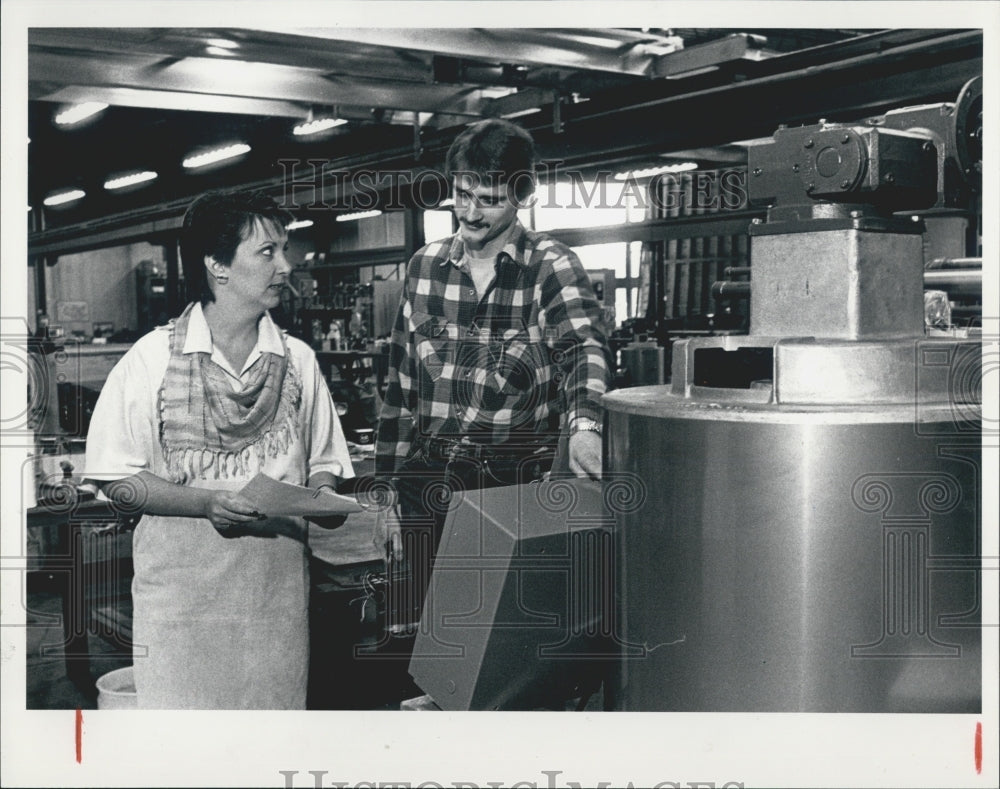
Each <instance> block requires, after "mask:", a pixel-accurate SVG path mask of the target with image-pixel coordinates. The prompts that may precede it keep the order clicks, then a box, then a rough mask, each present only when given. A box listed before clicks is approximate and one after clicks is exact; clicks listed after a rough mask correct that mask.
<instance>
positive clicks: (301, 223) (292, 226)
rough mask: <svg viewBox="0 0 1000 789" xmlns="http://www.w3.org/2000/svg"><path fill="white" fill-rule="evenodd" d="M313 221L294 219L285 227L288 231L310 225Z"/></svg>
mask: <svg viewBox="0 0 1000 789" xmlns="http://www.w3.org/2000/svg"><path fill="white" fill-rule="evenodd" d="M312 226H313V221H312V220H311V219H296V220H295V221H294V222H292V223H291V224H290V225H289V226H288V227H287V228H285V229H286V230H287V231H288V232H289V233H290V232H292V231H293V230H301V229H302V228H304V227H312Z"/></svg>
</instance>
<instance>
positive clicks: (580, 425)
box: [569, 417, 604, 436]
mask: <svg viewBox="0 0 1000 789" xmlns="http://www.w3.org/2000/svg"><path fill="white" fill-rule="evenodd" d="M584 430H589V431H590V432H591V433H597V435H601V434H602V433H603V432H604V429H603V427H602V426H601V423H600V422H598V421H597V420H596V419H587V418H586V417H579V418H578V419H574V420H573V422H572V424H571V425H570V428H569V434H570V435H571V436H572V435H575V434H577V433H580V432H583V431H584Z"/></svg>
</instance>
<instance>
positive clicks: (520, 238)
mask: <svg viewBox="0 0 1000 789" xmlns="http://www.w3.org/2000/svg"><path fill="white" fill-rule="evenodd" d="M526 238H527V230H525V229H524V225H522V224H521V220H520V219H515V220H514V226H513V230H512V231H511V234H510V236H509V237H508V239H507V243H506V244H504V245H503V249H501V250H500V252H498V253H497V258H498V259H499V258H501V257H502V256H506V257H507V258H509V259H510V260H512V261H514V262H515V263H517V265H519V266H520V267H521V268H527V267H528V262H527V261H526V260H525V257H524V249H525V246H526V245H525V240H526ZM464 258H465V241H464V240H463V239H462V234H461V233H455V235H454V236H453V237H452V239H451V247H450V248H449V249H448V257H447V259H445V260H444V261H442V265H444V264H445V263H451V264H452V265H453V266H455V267H456V268H458V267H460V266H461V265H462V260H463V259H464Z"/></svg>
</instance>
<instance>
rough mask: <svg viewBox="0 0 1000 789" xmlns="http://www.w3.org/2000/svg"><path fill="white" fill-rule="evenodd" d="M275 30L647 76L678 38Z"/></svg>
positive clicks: (513, 31) (585, 32)
mask: <svg viewBox="0 0 1000 789" xmlns="http://www.w3.org/2000/svg"><path fill="white" fill-rule="evenodd" d="M265 29H268V30H273V31H275V32H282V33H289V34H293V35H298V36H311V37H314V38H322V39H325V40H327V41H344V42H351V43H354V44H358V43H363V44H367V45H369V46H373V47H388V48H391V49H408V50H414V51H418V52H432V53H436V54H442V55H449V56H451V57H462V58H470V59H473V60H484V61H488V62H495V63H513V64H520V65H525V66H538V67H544V68H567V69H578V70H581V71H600V72H608V73H612V74H631V75H634V76H638V77H645V76H649V75H650V74H651V73H652V71H653V70H654V64H655V63H656V62H657V60H658V59H659V58H661V57H663V56H664V55H665V54H667V53H668V52H673V51H676V50H679V49H681V48H682V46H683V44H682V42H681V41H680V39H677V38H666V37H662V36H655V35H650V36H647V37H645V39H641V38H640V39H638V40H636V39H635V38H633V40H625V41H622V40H620V37H614V36H609V35H608V33H607V32H606V31H602V30H600V29H593V30H590V29H587V28H580V29H579V30H555V31H554V30H548V29H537V30H536V29H531V28H489V29H487V28H473V29H470V28H341V27H322V28H300V27H291V26H278V27H266V28H265Z"/></svg>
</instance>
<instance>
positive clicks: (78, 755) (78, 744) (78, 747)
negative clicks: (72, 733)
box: [76, 709, 83, 764]
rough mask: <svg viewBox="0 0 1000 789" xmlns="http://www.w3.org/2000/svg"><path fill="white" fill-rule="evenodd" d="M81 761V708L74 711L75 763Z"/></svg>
mask: <svg viewBox="0 0 1000 789" xmlns="http://www.w3.org/2000/svg"><path fill="white" fill-rule="evenodd" d="M81 761H83V710H79V709H78V710H77V711H76V763H77V764H79V763H80V762H81Z"/></svg>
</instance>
